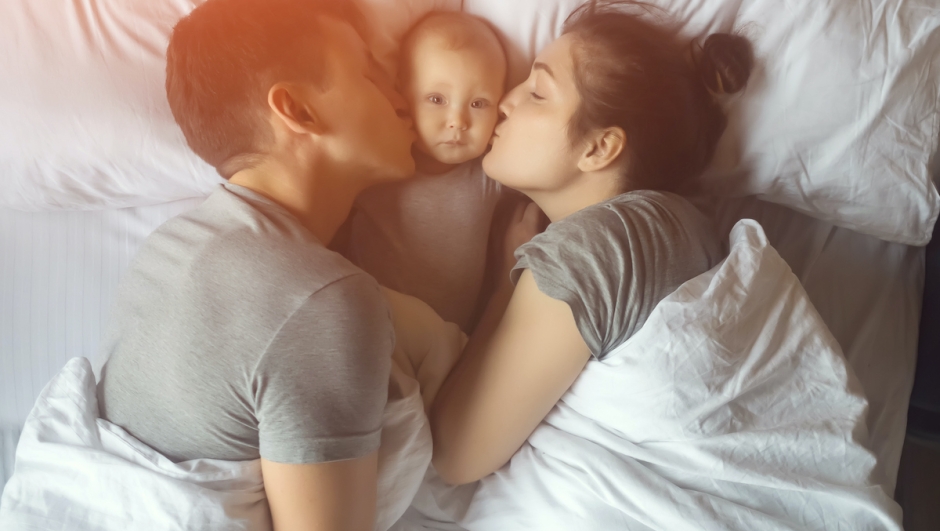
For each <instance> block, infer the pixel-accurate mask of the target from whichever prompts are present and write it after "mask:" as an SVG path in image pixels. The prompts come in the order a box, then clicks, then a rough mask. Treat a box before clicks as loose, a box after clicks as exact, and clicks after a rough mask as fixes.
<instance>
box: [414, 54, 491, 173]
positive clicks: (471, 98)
mask: <svg viewBox="0 0 940 531" xmlns="http://www.w3.org/2000/svg"><path fill="white" fill-rule="evenodd" d="M490 55H492V54H488V53H486V52H485V51H483V50H478V49H474V48H473V47H469V48H465V49H462V50H448V49H446V47H444V46H443V45H442V44H441V43H440V42H439V41H438V40H437V39H433V38H431V39H425V40H424V42H420V43H416V45H415V46H414V48H413V50H412V57H410V58H409V59H408V60H409V61H410V65H411V68H410V69H408V70H409V72H408V75H407V78H406V79H404V80H403V83H402V85H403V87H402V88H403V91H402V92H403V94H404V96H405V99H407V100H408V103H409V105H410V107H411V110H412V118H413V119H414V124H415V129H417V131H418V141H417V142H416V143H415V146H416V147H417V149H418V150H420V151H421V152H423V153H425V154H426V155H429V156H431V157H433V158H434V159H436V160H438V161H439V162H443V163H445V164H460V163H463V162H466V161H468V160H471V159H474V158H476V157H479V156H480V155H482V154H483V152H484V151H486V146H487V144H488V143H489V141H490V137H491V136H492V134H493V128H494V127H495V126H496V118H497V112H498V110H497V105H498V104H499V99H500V97H502V95H503V86H504V83H505V81H504V76H505V70H506V68H505V62H504V60H503V59H502V57H496V58H493V57H489V56H490ZM494 59H495V60H494Z"/></svg>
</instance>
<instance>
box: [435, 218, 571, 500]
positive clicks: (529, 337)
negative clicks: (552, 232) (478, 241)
mask: <svg viewBox="0 0 940 531" xmlns="http://www.w3.org/2000/svg"><path fill="white" fill-rule="evenodd" d="M536 211H537V209H536ZM525 217H526V218H527V219H528V220H529V221H531V219H529V218H530V215H529V211H527V212H526V215H525ZM523 222H525V221H523ZM509 247H512V246H511V245H510V246H509ZM504 309H505V312H504V311H503V310H504ZM589 358H590V351H589V349H588V347H587V345H586V344H585V343H584V340H583V339H582V338H581V334H580V332H579V331H578V328H577V326H576V325H575V321H574V316H573V315H572V313H571V309H570V308H569V307H568V305H567V304H566V303H564V302H562V301H558V300H556V299H553V298H551V297H549V296H547V295H545V294H543V293H542V292H541V291H539V289H538V287H537V286H536V284H535V279H534V278H533V276H532V273H531V272H529V271H528V270H526V271H525V272H523V274H522V276H521V277H520V278H519V282H518V283H517V285H516V288H515V290H513V289H512V285H511V284H510V283H509V280H508V268H507V274H506V275H503V278H502V279H501V280H500V285H499V287H498V288H497V290H496V293H495V294H494V296H493V298H492V299H491V301H490V304H489V305H488V306H487V309H486V312H485V313H484V315H483V318H482V319H481V321H480V323H479V325H478V326H477V329H476V330H475V331H474V334H473V336H471V338H470V341H469V342H468V343H467V346H466V348H465V349H464V353H463V355H462V356H461V358H460V360H459V361H458V362H457V365H456V366H455V367H454V369H453V371H452V372H451V373H450V375H449V376H448V378H447V380H446V381H445V382H444V385H443V387H442V388H441V390H440V392H439V393H438V395H437V398H436V399H435V401H434V404H433V406H432V408H431V430H432V433H433V440H434V458H433V463H434V467H435V469H436V470H437V472H438V474H440V476H441V478H442V479H444V480H445V481H447V482H448V483H452V484H462V483H469V482H472V481H476V480H478V479H480V478H482V477H483V476H486V475H487V474H490V473H492V472H495V471H496V470H497V469H499V468H500V467H501V466H503V465H504V464H506V462H508V461H509V459H510V458H511V457H512V455H513V454H514V453H515V452H516V451H517V450H518V449H519V448H520V447H521V446H522V444H523V443H524V442H525V440H526V438H527V437H528V436H529V435H530V434H531V433H532V431H533V430H534V429H535V428H536V426H538V424H539V422H541V421H542V419H544V418H545V416H546V415H547V414H548V413H549V412H550V411H551V409H552V407H553V406H554V405H555V404H556V403H557V402H558V400H559V399H560V398H561V396H562V395H563V394H564V393H565V391H566V390H567V389H568V388H569V387H570V386H571V384H572V383H573V382H574V380H575V379H576V378H577V376H578V374H580V372H581V370H582V369H583V368H584V365H585V363H587V361H588V359H589Z"/></svg>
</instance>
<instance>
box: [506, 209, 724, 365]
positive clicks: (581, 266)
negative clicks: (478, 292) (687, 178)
mask: <svg viewBox="0 0 940 531" xmlns="http://www.w3.org/2000/svg"><path fill="white" fill-rule="evenodd" d="M516 258H517V259H518V261H517V262H516V266H515V268H514V269H513V271H512V280H513V282H515V281H517V280H518V278H519V275H521V274H522V271H523V270H524V269H529V270H530V271H532V276H533V277H534V278H535V283H536V285H537V286H538V288H539V291H541V292H542V293H544V294H546V295H548V296H549V297H552V298H553V299H557V300H561V301H564V302H566V303H567V304H568V306H569V307H570V308H571V312H572V314H573V315H574V319H575V322H576V324H577V326H578V330H579V331H580V332H581V336H582V337H583V338H584V341H585V343H587V346H588V348H590V350H591V353H592V354H593V355H594V356H595V357H596V358H598V359H602V358H603V357H604V356H605V355H606V354H607V353H608V352H610V351H611V350H613V349H614V348H616V347H617V346H619V345H621V344H622V343H623V342H624V341H626V340H627V339H629V338H630V336H632V335H633V334H634V333H635V332H636V331H637V330H639V329H640V327H642V326H643V323H645V322H646V319H647V318H648V317H649V315H650V312H652V311H653V308H654V307H655V306H656V305H657V304H659V301H661V300H662V299H663V298H665V297H666V296H667V295H669V294H670V293H672V292H673V291H675V290H676V289H677V288H678V287H679V286H680V285H682V284H683V283H684V282H686V281H688V280H690V279H692V278H693V277H695V276H698V275H700V274H702V273H704V272H706V271H708V270H709V269H711V268H712V267H714V266H715V265H716V264H717V263H718V262H719V261H720V260H721V258H722V250H721V244H720V242H719V240H718V238H717V236H716V235H715V232H714V229H713V228H712V225H711V223H710V221H709V220H708V219H707V218H706V217H705V216H704V215H703V214H702V213H701V212H699V211H698V210H697V209H696V208H695V207H694V206H693V205H692V204H691V203H689V202H688V201H687V200H685V199H683V198H682V197H679V196H677V195H675V194H670V193H664V192H654V191H650V190H641V191H636V192H629V193H625V194H621V195H619V196H617V197H614V198H612V199H610V200H608V201H605V202H603V203H599V204H597V205H592V206H590V207H587V208H585V209H583V210H580V211H578V212H576V213H574V214H572V215H570V216H568V217H567V218H565V219H562V220H559V221H557V222H555V223H552V224H551V225H549V226H548V228H547V229H546V230H545V232H543V233H542V234H539V235H537V236H535V237H534V238H532V240H531V241H529V242H528V243H526V244H524V245H522V246H520V247H519V249H517V250H516Z"/></svg>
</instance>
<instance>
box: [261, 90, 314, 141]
mask: <svg viewBox="0 0 940 531" xmlns="http://www.w3.org/2000/svg"><path fill="white" fill-rule="evenodd" d="M268 106H269V107H271V110H272V111H274V114H275V115H276V116H277V117H278V118H280V120H281V121H282V122H283V123H284V125H286V126H287V127H288V128H289V129H290V130H291V131H293V132H295V133H298V134H311V133H312V134H321V133H322V132H323V124H322V123H321V121H320V118H319V116H318V115H317V112H316V109H315V108H314V105H313V102H312V101H311V100H310V94H309V91H305V90H303V88H302V87H300V86H298V85H294V84H291V83H276V84H274V86H272V87H271V89H270V90H269V91H268Z"/></svg>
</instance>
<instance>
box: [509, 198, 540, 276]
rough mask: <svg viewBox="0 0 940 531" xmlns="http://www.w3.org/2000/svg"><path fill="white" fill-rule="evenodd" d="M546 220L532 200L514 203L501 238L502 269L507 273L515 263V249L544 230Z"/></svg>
mask: <svg viewBox="0 0 940 531" xmlns="http://www.w3.org/2000/svg"><path fill="white" fill-rule="evenodd" d="M546 221H547V220H546V218H545V215H544V214H542V210H541V209H540V208H539V207H538V205H536V204H535V203H533V202H532V201H527V202H523V201H520V202H519V203H518V204H516V208H515V211H514V212H513V214H512V218H511V219H510V221H509V227H507V229H506V236H505V239H504V240H503V270H504V272H506V273H507V275H508V273H509V271H510V270H512V268H513V267H514V266H515V265H516V257H515V252H516V249H518V248H519V246H520V245H522V244H524V243H526V242H528V241H529V240H531V239H532V238H533V237H535V235H536V234H539V233H540V232H542V231H543V230H545V226H546V225H547V223H546Z"/></svg>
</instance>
